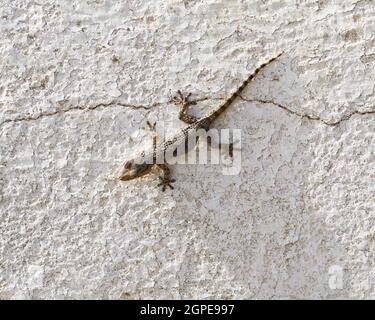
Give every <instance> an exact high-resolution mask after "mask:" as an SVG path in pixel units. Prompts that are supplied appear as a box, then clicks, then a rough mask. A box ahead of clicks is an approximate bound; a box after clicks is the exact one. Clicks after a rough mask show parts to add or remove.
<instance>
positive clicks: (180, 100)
mask: <svg viewBox="0 0 375 320" xmlns="http://www.w3.org/2000/svg"><path fill="white" fill-rule="evenodd" d="M190 96H191V92H189V93H187V94H183V93H182V92H181V90H178V91H177V94H176V95H175V96H174V97H172V102H173V103H174V104H176V105H178V106H184V107H185V108H186V107H187V106H191V105H195V104H197V102H196V101H191V100H190Z"/></svg>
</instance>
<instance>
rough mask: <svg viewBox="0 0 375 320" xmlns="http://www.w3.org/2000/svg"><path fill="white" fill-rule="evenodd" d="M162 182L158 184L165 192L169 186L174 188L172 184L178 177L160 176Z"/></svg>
mask: <svg viewBox="0 0 375 320" xmlns="http://www.w3.org/2000/svg"><path fill="white" fill-rule="evenodd" d="M159 179H160V180H161V182H160V183H159V184H158V187H160V186H161V187H162V188H161V190H162V191H163V192H164V191H165V189H166V188H167V187H169V188H171V190H173V189H174V187H173V186H172V183H174V182H176V179H170V178H164V177H159Z"/></svg>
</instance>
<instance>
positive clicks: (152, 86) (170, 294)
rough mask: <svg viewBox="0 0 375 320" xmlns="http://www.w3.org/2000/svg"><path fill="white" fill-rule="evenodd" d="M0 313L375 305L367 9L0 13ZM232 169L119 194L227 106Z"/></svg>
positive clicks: (326, 5)
mask: <svg viewBox="0 0 375 320" xmlns="http://www.w3.org/2000/svg"><path fill="white" fill-rule="evenodd" d="M0 31H1V38H0V70H1V73H0V79H1V81H0V298H1V299H91V298H94V299H139V298H144V299H145V298H150V299H159V298H165V299H172V298H174V299H193V298H194V299H209V298H218V299H234V298H236V299H282V298H285V299H306V298H312V299H325V298H332V299H336V298H344V299H348V298H366V299H371V298H375V272H374V270H375V269H374V267H375V260H374V253H373V252H374V250H375V212H374V211H375V210H374V207H375V206H374V202H375V198H374V191H375V185H374V178H375V168H374V160H375V158H374V145H375V139H374V132H375V119H374V118H375V97H374V89H375V75H374V69H375V3H374V2H373V1H371V0H346V1H338V0H336V1H325V0H318V1H313V0H307V1H292V0H289V1H275V0H273V1H260V0H259V1H227V0H217V1H209V0H206V1H204V0H202V1H189V0H185V1H172V0H168V1H161V0H160V1H159V0H157V1H147V0H144V1H140V0H133V1H114V0H112V1H101V0H96V1H94V0H93V1H83V0H81V1H78V0H76V1H63V0H61V1H58V0H49V1H41V0H40V1H24V0H22V1H21V0H19V1H15V0H12V1H10V0H2V1H0ZM281 51H284V55H283V56H282V57H281V58H280V59H279V60H277V61H276V62H275V63H273V64H272V65H270V66H269V67H267V69H266V70H264V72H262V74H261V75H260V76H259V77H257V79H256V81H255V82H253V83H252V84H251V85H250V86H249V87H248V88H246V89H245V92H244V94H243V99H238V100H237V101H236V102H235V103H234V104H233V106H232V107H231V108H230V109H229V110H228V112H226V114H225V115H224V116H223V117H221V118H220V120H218V121H217V122H216V127H217V128H237V129H241V130H242V153H241V158H242V170H241V172H240V173H239V174H238V175H234V176H225V175H223V174H222V170H221V167H220V166H219V165H199V166H194V165H186V166H182V165H176V166H174V167H173V175H174V177H176V179H177V182H176V183H175V190H174V191H173V192H171V191H168V192H165V193H163V192H161V190H160V189H159V188H157V183H158V180H157V176H156V175H149V176H147V177H145V178H142V179H139V180H134V181H129V182H121V181H119V180H117V179H116V172H117V170H118V169H119V166H120V165H121V164H122V163H123V161H124V160H126V159H128V158H130V157H132V156H133V155H134V153H136V152H139V151H141V150H142V149H143V148H144V147H145V146H150V145H151V135H150V132H149V131H148V130H147V129H145V128H147V126H146V121H147V120H149V121H151V122H153V121H158V122H161V121H163V123H165V126H166V127H167V129H168V130H169V131H168V132H169V134H173V133H174V132H177V131H178V130H179V129H180V128H182V127H183V126H184V124H183V123H182V122H180V121H179V120H178V119H177V113H178V110H177V108H176V107H175V106H174V105H172V104H171V103H170V102H169V101H170V92H172V93H173V92H175V91H176V90H178V89H181V90H183V91H185V92H192V93H193V96H194V97H195V98H196V99H200V100H204V101H202V102H201V103H199V105H198V106H197V107H194V109H195V110H193V112H195V113H196V114H201V113H202V112H205V111H207V110H211V108H214V107H215V106H216V105H217V104H218V103H220V102H222V101H223V100H222V99H224V98H225V97H227V96H228V94H229V93H230V92H232V91H233V90H234V89H235V88H236V87H238V86H239V85H240V83H241V81H242V80H243V79H244V78H245V77H246V76H248V74H249V73H250V72H252V71H253V70H254V69H255V68H256V67H257V66H258V65H259V64H260V63H262V62H264V61H266V60H267V59H269V58H271V57H272V56H274V55H275V54H277V53H279V52H281Z"/></svg>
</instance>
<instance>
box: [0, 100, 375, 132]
mask: <svg viewBox="0 0 375 320" xmlns="http://www.w3.org/2000/svg"><path fill="white" fill-rule="evenodd" d="M239 98H240V99H241V100H243V101H247V102H258V103H262V104H272V105H273V106H275V107H278V108H280V109H282V110H284V111H286V112H288V113H289V114H293V115H295V116H298V117H300V118H304V119H307V120H310V121H319V122H321V123H323V124H325V125H327V126H337V125H339V124H340V123H341V122H343V121H347V120H349V119H350V118H351V117H353V116H354V115H368V114H375V110H371V111H358V110H356V111H354V112H351V113H349V114H347V115H344V116H343V117H341V118H340V119H338V120H336V121H327V120H324V119H322V118H320V117H318V116H313V115H308V114H303V113H299V112H297V111H294V110H292V109H290V108H288V107H286V106H284V105H282V104H281V103H278V102H275V101H273V100H271V99H269V100H267V99H260V98H252V99H249V98H244V97H242V96H239ZM207 100H210V98H208V97H204V98H198V99H196V100H194V102H202V101H207ZM213 100H225V99H224V98H214V99H213ZM171 102H172V101H171V100H169V101H167V102H155V103H154V104H151V105H149V106H147V105H133V104H128V103H123V102H120V101H110V102H107V103H105V102H101V103H99V104H96V105H94V106H91V107H90V106H89V107H87V106H74V107H70V108H66V109H62V110H55V111H51V112H42V113H40V114H38V115H36V116H28V117H20V118H15V119H6V120H4V121H3V122H1V123H0V127H1V126H3V125H4V124H6V123H12V122H23V121H35V120H38V119H40V118H44V117H49V116H54V115H59V114H63V113H68V112H71V111H90V110H96V109H98V108H101V107H103V108H108V107H117V106H120V107H124V108H130V109H134V110H137V109H143V110H149V109H151V108H154V107H158V106H161V105H163V104H166V103H171Z"/></svg>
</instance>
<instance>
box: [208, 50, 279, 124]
mask: <svg viewBox="0 0 375 320" xmlns="http://www.w3.org/2000/svg"><path fill="white" fill-rule="evenodd" d="M283 53H284V52H281V53H279V54H278V55H277V56H275V57H273V58H271V59H270V60H268V61H267V62H265V63H262V64H261V65H260V66H259V67H258V68H256V69H255V70H254V72H253V73H252V74H250V76H249V77H248V78H247V79H246V80H245V81H244V82H242V84H241V86H240V87H239V88H238V89H237V90H236V91H235V92H234V93H232V95H231V96H230V97H229V98H228V99H227V100H226V101H225V102H224V103H223V104H222V105H221V106H220V107H219V108H218V109H216V110H214V111H213V112H212V113H211V114H210V115H209V118H210V119H211V120H214V119H216V118H217V117H218V116H219V115H220V114H221V113H223V112H224V111H225V110H226V109H227V108H228V107H229V106H230V105H231V104H232V102H233V101H234V100H235V99H236V98H237V97H238V96H239V95H240V94H241V93H242V91H243V89H245V87H246V86H247V85H248V84H249V83H250V82H251V81H252V80H254V78H255V77H256V76H257V75H258V74H259V72H260V71H262V69H264V68H265V67H266V66H268V65H269V64H270V63H272V62H273V61H275V60H276V59H277V58H279V57H280V56H281V55H282V54H283Z"/></svg>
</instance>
